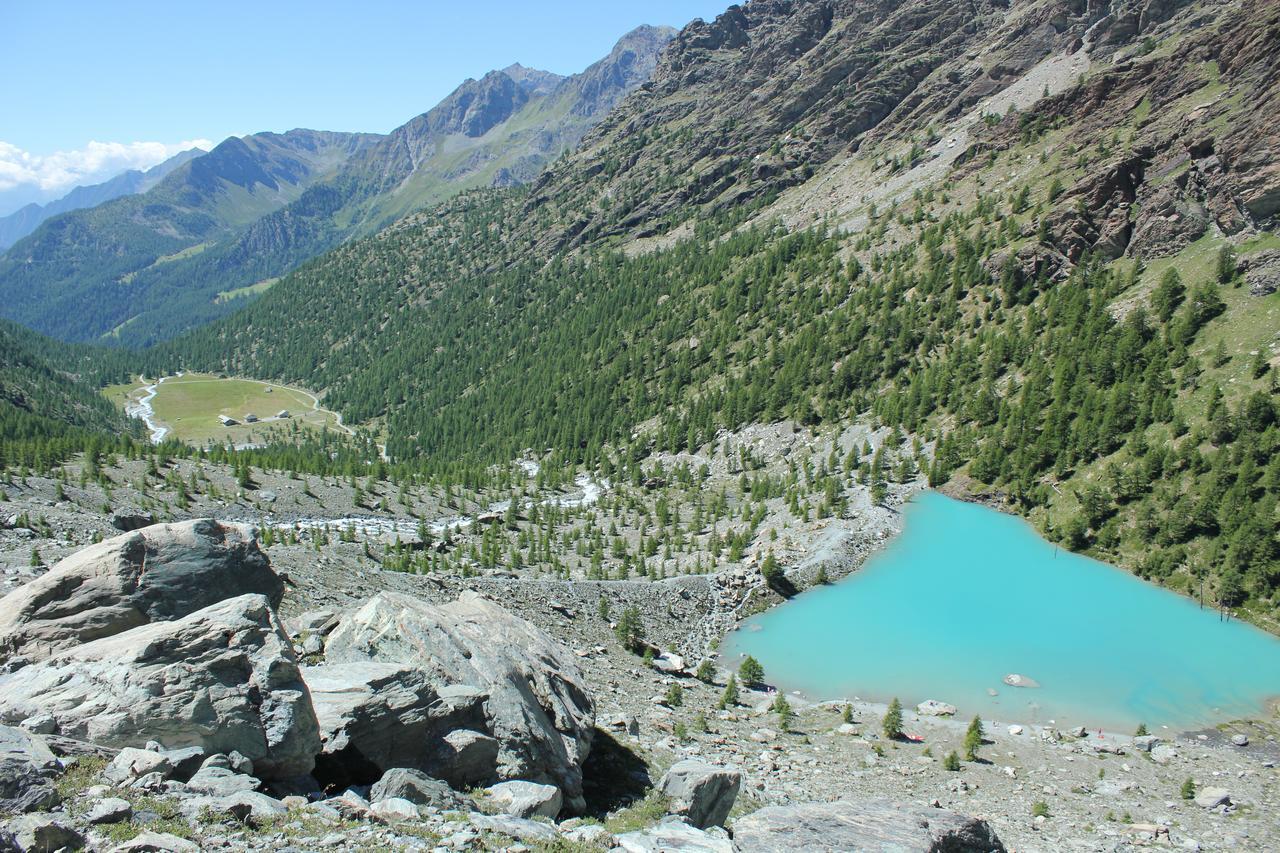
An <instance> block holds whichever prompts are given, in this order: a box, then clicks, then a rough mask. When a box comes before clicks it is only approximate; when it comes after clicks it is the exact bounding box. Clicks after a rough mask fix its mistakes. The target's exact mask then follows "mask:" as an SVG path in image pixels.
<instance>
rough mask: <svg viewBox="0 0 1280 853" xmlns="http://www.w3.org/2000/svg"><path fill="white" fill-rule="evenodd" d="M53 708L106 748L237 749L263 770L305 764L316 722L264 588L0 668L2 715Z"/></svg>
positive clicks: (275, 774) (316, 745)
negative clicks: (8, 669)
mask: <svg viewBox="0 0 1280 853" xmlns="http://www.w3.org/2000/svg"><path fill="white" fill-rule="evenodd" d="M37 710H43V711H48V712H51V713H53V714H54V715H55V716H57V718H58V721H59V728H60V731H61V733H62V734H63V735H65V736H68V737H74V738H76V739H78V740H83V741H88V742H91V743H96V744H102V745H105V746H114V747H126V746H132V745H135V744H140V743H146V742H147V741H148V740H158V741H161V742H162V743H168V744H171V745H173V746H181V747H186V746H200V747H203V748H204V749H206V750H208V751H210V752H224V751H230V750H238V751H239V752H241V753H243V754H244V755H246V756H248V757H249V758H250V759H252V760H253V762H254V766H255V769H256V772H257V773H258V774H259V775H260V777H261V778H264V779H275V778H288V777H292V776H299V775H302V774H305V773H309V772H310V771H311V768H312V766H313V764H314V759H315V754H316V753H317V752H319V751H320V737H319V730H318V728H317V726H316V721H315V715H314V712H313V711H312V708H311V701H310V697H309V696H308V694H307V689H306V686H305V685H304V684H303V683H302V679H301V677H300V675H299V673H298V667H297V662H296V659H295V658H294V656H293V650H292V648H291V647H290V645H289V640H288V637H287V636H285V633H284V629H283V628H282V627H281V626H280V623H279V622H278V620H277V619H276V617H275V614H274V612H273V611H272V610H271V607H270V602H269V601H268V600H267V599H266V598H265V597H263V596H261V595H242V596H240V597H238V598H233V599H229V600H227V601H223V602H219V603H218V604H215V605H212V606H210V607H206V608H205V609H203V610H200V611H197V612H196V613H192V614H190V615H188V616H184V617H183V618H181V619H179V620H177V621H174V622H155V623H152V624H150V625H143V626H142V627H139V628H134V629H132V630H130V631H126V632H124V633H122V634H117V635H115V636H111V637H105V638H103V639H100V640H95V641H93V642H91V643H86V644H84V645H82V646H78V647H77V648H74V649H71V650H69V651H65V652H62V653H61V654H59V655H58V656H57V657H54V658H51V659H49V660H45V661H43V662H40V663H34V664H31V665H30V666H26V667H23V668H22V669H20V670H18V671H17V672H13V673H9V674H7V675H0V720H7V719H24V718H26V717H29V716H31V714H32V713H34V712H35V711H37Z"/></svg>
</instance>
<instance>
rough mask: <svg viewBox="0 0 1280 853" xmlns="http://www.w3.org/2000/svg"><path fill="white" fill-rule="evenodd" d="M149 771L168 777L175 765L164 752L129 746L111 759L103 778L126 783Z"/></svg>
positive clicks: (122, 783) (121, 783)
mask: <svg viewBox="0 0 1280 853" xmlns="http://www.w3.org/2000/svg"><path fill="white" fill-rule="evenodd" d="M148 773H159V774H160V775H161V777H162V778H165V779H167V778H169V776H171V775H172V774H173V765H172V764H171V763H170V762H169V758H168V756H166V755H165V754H164V753H161V752H151V751H150V750H146V749H134V748H133V747H131V746H127V747H125V748H124V749H122V750H120V752H119V753H117V754H116V757H115V758H113V759H111V763H110V764H108V765H107V766H106V769H104V770H103V771H102V778H103V779H104V780H106V781H107V782H109V783H110V784H112V785H124V784H127V783H129V782H132V781H133V780H134V779H137V778H139V777H142V776H146V775H147V774H148Z"/></svg>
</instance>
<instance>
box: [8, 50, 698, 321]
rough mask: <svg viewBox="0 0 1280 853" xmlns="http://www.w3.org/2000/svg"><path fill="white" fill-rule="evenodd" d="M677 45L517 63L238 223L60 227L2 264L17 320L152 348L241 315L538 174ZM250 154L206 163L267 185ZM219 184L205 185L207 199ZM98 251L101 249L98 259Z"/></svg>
mask: <svg viewBox="0 0 1280 853" xmlns="http://www.w3.org/2000/svg"><path fill="white" fill-rule="evenodd" d="M672 35H674V31H673V30H671V29H670V28H663V27H640V28H638V29H636V30H634V31H633V32H631V33H628V34H627V35H626V36H624V37H623V38H622V39H620V40H619V41H618V43H617V45H615V47H614V49H613V50H612V51H611V52H610V53H609V55H608V56H606V57H605V58H603V59H601V60H600V61H599V62H596V63H594V64H593V65H592V66H591V67H589V68H587V69H586V70H585V71H583V72H582V73H580V74H575V75H572V76H570V77H567V78H560V77H558V76H557V75H554V74H549V73H547V72H543V71H538V70H535V69H528V68H524V67H522V66H519V65H513V66H511V67H509V68H507V69H504V70H502V71H493V72H490V73H489V74H487V75H485V76H484V77H483V78H482V79H480V80H468V81H466V82H465V83H463V84H462V85H461V86H459V87H458V88H457V89H456V90H455V91H454V92H453V93H452V94H450V95H449V96H448V97H447V98H445V99H444V100H443V101H442V102H441V103H440V104H439V105H437V106H436V107H434V108H433V109H431V110H429V111H428V112H426V113H424V114H423V115H420V116H418V117H417V118H414V119H413V120H411V121H409V122H407V123H406V124H404V125H403V126H401V127H399V128H397V129H396V130H394V131H392V132H391V133H390V134H388V135H387V136H386V137H385V138H379V137H376V136H374V135H360V136H359V137H353V139H354V140H356V143H355V144H352V145H351V146H350V147H349V150H345V151H344V152H343V156H342V157H341V158H336V159H330V160H327V161H325V163H324V166H323V168H314V169H309V170H308V171H307V173H306V176H305V179H303V178H302V177H300V176H298V177H296V179H295V178H287V179H286V180H285V182H284V184H283V185H282V186H284V187H286V188H287V189H286V190H285V191H284V192H281V193H278V194H275V195H272V196H266V194H265V193H264V192H263V191H262V189H260V188H259V189H254V190H253V192H251V193H250V195H251V196H253V197H255V198H256V197H257V196H264V197H269V198H270V200H271V203H269V204H265V203H261V200H260V201H255V202H254V204H253V205H252V206H251V207H235V208H234V213H235V216H234V218H233V219H230V220H229V221H227V222H225V223H220V224H218V223H215V222H214V221H212V220H210V221H206V220H205V219H201V218H195V217H191V213H192V211H190V210H187V209H186V208H183V211H184V213H185V214H186V215H188V217H190V221H187V220H184V221H182V222H181V223H180V224H179V223H175V222H170V221H168V220H165V222H164V224H163V225H153V227H152V230H154V231H156V232H157V233H155V234H151V233H146V234H143V233H139V232H137V231H136V230H129V231H127V232H125V231H122V232H121V235H117V236H114V237H113V236H111V235H112V233H113V231H112V229H123V228H126V227H128V228H132V224H131V223H133V222H134V221H135V220H136V219H137V217H138V215H139V214H137V213H136V212H135V211H134V208H133V207H130V206H127V205H124V206H120V207H107V208H104V209H102V210H100V211H98V212H96V213H94V214H92V215H89V214H86V215H84V216H83V217H82V219H81V220H77V221H76V222H68V223H65V224H63V225H61V226H58V228H57V229H54V228H53V227H52V226H50V227H49V228H47V229H46V230H45V231H43V232H42V234H43V236H41V235H36V236H34V237H32V238H31V240H30V241H27V242H24V243H23V244H22V245H20V246H15V247H14V248H13V250H12V251H11V252H10V253H9V254H8V255H7V256H5V257H4V258H2V259H0V293H9V294H11V295H12V296H13V302H12V305H11V307H9V308H8V309H6V310H7V314H6V315H5V316H9V317H11V318H12V319H15V320H18V321H20V322H24V323H26V324H28V325H31V326H33V327H34V328H37V329H39V330H41V331H43V332H46V333H48V334H52V335H55V336H57V337H61V338H64V339H69V340H94V339H98V340H105V341H108V342H110V341H123V342H126V343H131V344H134V345H146V344H150V343H154V342H155V341H157V340H161V339H164V338H167V337H172V336H173V335H175V334H177V333H178V332H180V331H182V330H184V329H188V328H192V327H194V326H198V325H200V324H201V323H204V322H207V321H208V320H210V319H213V318H215V317H218V316H221V315H224V314H227V313H229V312H231V311H233V310H235V309H236V308H237V307H240V306H241V305H243V304H244V303H245V302H247V301H249V300H251V299H252V298H253V297H254V296H256V295H257V294H258V293H260V292H261V291H262V290H263V289H264V288H266V287H269V286H270V285H271V284H272V283H273V282H274V280H275V278H276V277H277V276H280V275H282V274H284V273H285V272H288V271H289V270H290V269H292V268H293V267H295V266H297V265H298V264H299V263H302V262H304V261H306V260H307V259H309V258H312V257H314V256H316V255H318V254H321V253H322V252H324V251H326V250H328V249H331V248H333V247H334V246H337V245H338V244H340V243H342V242H343V241H344V240H347V239H349V238H351V237H353V236H359V235H366V234H370V233H373V232H375V231H377V230H378V229H379V228H381V227H383V226H385V225H386V224H388V223H389V222H391V221H393V220H395V219H397V218H399V217H400V216H403V215H404V214H406V213H408V212H410V211H412V210H415V209H418V208H422V207H424V206H429V205H433V204H436V203H439V202H440V201H442V200H444V199H447V198H448V197H450V196H452V195H454V194H456V193H458V192H462V191H464V190H466V189H469V188H473V187H484V186H492V185H511V184H518V183H524V182H527V181H529V180H531V179H533V178H534V177H536V176H537V175H538V174H539V173H540V172H541V171H542V169H543V168H544V167H545V166H546V165H547V164H548V163H550V162H552V161H553V160H555V159H556V158H557V157H559V156H560V155H561V154H563V153H564V152H566V151H568V150H571V149H573V148H574V147H575V146H576V145H577V143H578V140H579V139H580V138H581V137H582V135H583V134H584V133H585V132H586V131H587V130H588V129H589V128H590V127H592V126H593V125H594V124H595V123H596V122H598V121H600V120H601V119H602V118H603V117H604V116H605V115H606V114H608V112H609V111H610V110H611V109H612V107H613V106H614V105H615V104H616V103H618V102H619V101H620V100H621V99H622V98H623V97H625V96H626V95H627V94H628V93H630V92H631V91H632V90H634V89H635V88H636V87H637V86H639V85H640V84H641V83H643V82H645V81H646V80H647V79H648V78H649V76H650V74H651V73H652V71H653V68H654V64H655V62H656V59H657V56H658V53H659V52H660V51H661V49H662V48H663V46H664V45H665V44H666V42H667V41H668V40H669V39H670V38H671V37H672ZM237 144H238V141H235V140H229V141H228V142H227V143H224V145H223V146H219V149H217V150H216V153H217V154H218V157H219V158H220V160H219V161H218V162H217V163H216V165H215V163H214V162H212V161H211V162H209V163H207V164H206V165H205V166H204V167H202V169H203V171H204V172H206V173H208V174H210V175H212V174H213V173H214V172H219V174H221V170H225V171H226V176H227V177H226V180H229V181H230V182H231V183H236V182H238V181H243V180H249V183H247V184H245V188H246V189H253V188H254V187H256V186H259V185H258V184H255V183H253V181H252V180H251V179H249V178H248V175H249V171H247V170H249V169H251V168H253V167H251V166H248V165H246V164H243V163H242V164H239V165H237V164H234V163H232V162H231V157H230V149H231V148H236V147H237ZM225 146H229V148H226V147H225ZM223 161H225V162H223ZM268 170H270V167H268ZM263 186H265V184H263ZM212 189H213V186H212V185H211V184H208V183H207V181H206V182H205V184H204V185H202V188H201V189H199V190H197V193H198V194H199V193H205V194H207V193H208V192H209V191H210V190H212ZM152 195H153V194H148V196H147V198H148V201H152V199H151V196H152ZM161 196H163V193H161ZM224 196H226V197H224ZM240 200H241V195H240V194H238V193H231V194H229V196H228V195H227V194H225V193H222V194H220V195H218V196H217V197H216V198H214V199H205V200H204V201H202V202H201V203H202V204H207V203H215V202H216V204H218V205H221V206H222V207H221V208H219V209H225V208H226V207H227V205H228V204H229V203H233V202H234V203H236V204H238V203H239V201H240ZM154 201H155V202H159V201H160V197H159V196H158V197H157V198H156V199H154ZM148 209H149V208H148ZM154 215H155V214H154V213H148V214H147V216H154ZM103 229H105V231H104V230H103ZM166 229H167V230H166ZM126 233H127V238H126V237H124V236H123V235H124V234H126ZM158 241H159V242H158ZM72 244H74V248H73V247H72ZM126 244H127V245H126ZM151 244H154V245H151ZM88 246H96V247H98V248H96V249H93V250H91V251H90V254H86V251H87V249H86V247H88ZM143 246H149V247H150V249H151V251H144V250H143V249H142V247H143ZM122 255H123V257H121V256H122ZM108 294H109V295H110V297H111V298H110V299H109V300H108V307H107V310H104V311H95V312H92V313H90V314H87V315H86V314H85V313H83V312H74V311H73V312H71V313H72V314H74V315H76V319H75V320H74V321H73V320H69V319H68V318H67V311H66V309H67V308H68V306H76V305H84V304H85V300H86V299H89V298H100V297H101V298H103V299H104V300H105V299H107V295H108Z"/></svg>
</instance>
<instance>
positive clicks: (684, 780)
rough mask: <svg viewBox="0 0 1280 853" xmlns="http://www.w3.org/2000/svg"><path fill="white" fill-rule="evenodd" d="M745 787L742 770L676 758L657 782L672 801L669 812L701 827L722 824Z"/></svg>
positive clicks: (662, 791) (659, 788)
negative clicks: (739, 792) (743, 785)
mask: <svg viewBox="0 0 1280 853" xmlns="http://www.w3.org/2000/svg"><path fill="white" fill-rule="evenodd" d="M741 787H742V773H741V772H739V771H738V770H737V769H736V768H732V767H717V766H715V765H713V764H707V763H706V762H703V761H697V760H694V759H685V760H684V761H677V762H676V763H675V764H673V765H672V766H671V769H670V770H668V771H667V772H666V775H664V776H663V777H662V780H661V781H660V782H658V790H659V791H660V792H661V793H662V794H663V795H664V796H666V797H667V798H668V799H669V800H670V801H671V806H670V812H671V814H674V815H679V816H681V817H683V818H684V819H685V821H686V822H688V823H689V824H690V825H692V826H695V827H697V828H698V829H706V828H707V827H708V826H721V825H723V824H724V821H725V818H727V817H728V816H729V810H730V809H732V808H733V802H734V800H736V799H737V797H738V790H739V788H741Z"/></svg>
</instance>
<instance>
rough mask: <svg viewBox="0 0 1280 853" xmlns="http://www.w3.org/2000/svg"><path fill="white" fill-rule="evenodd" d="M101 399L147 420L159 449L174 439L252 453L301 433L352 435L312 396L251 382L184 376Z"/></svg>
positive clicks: (112, 390) (112, 389) (110, 390)
mask: <svg viewBox="0 0 1280 853" xmlns="http://www.w3.org/2000/svg"><path fill="white" fill-rule="evenodd" d="M102 393H103V394H105V395H106V396H107V398H108V399H110V400H112V402H114V403H116V404H117V405H118V406H120V407H121V408H122V409H123V411H124V412H125V414H126V415H128V416H130V417H133V418H138V419H141V420H143V421H144V422H145V424H146V426H147V429H148V431H149V432H150V435H151V440H152V441H153V442H156V443H159V442H160V441H163V440H165V439H166V438H172V439H175V440H177V441H181V442H185V443H187V444H191V445H194V446H196V447H204V446H206V445H209V444H228V443H230V444H231V445H233V446H236V447H249V446H261V445H264V444H267V443H270V442H272V441H276V440H288V439H287V438H281V436H282V435H296V434H297V432H298V431H299V430H302V431H310V432H320V431H323V430H326V429H329V430H334V431H337V432H342V433H346V434H348V435H351V434H353V433H352V431H351V430H350V429H349V428H347V427H346V426H344V425H343V423H342V418H341V416H339V415H335V414H334V413H333V412H329V411H327V410H325V409H323V408H321V407H320V400H319V399H318V398H317V397H316V396H315V395H314V394H311V393H309V392H307V391H303V390H301V389H298V388H290V387H288V386H283V385H278V384H275V383H270V382H259V381H257V380H253V379H234V378H228V377H219V376H213V375H209V374H200V373H182V374H177V375H174V376H164V377H161V378H160V379H158V380H155V381H148V380H145V379H140V380H138V381H137V382H132V383H125V384H122V385H113V386H108V387H107V388H105V389H103V392H102ZM223 419H226V422H224V420H223Z"/></svg>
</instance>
